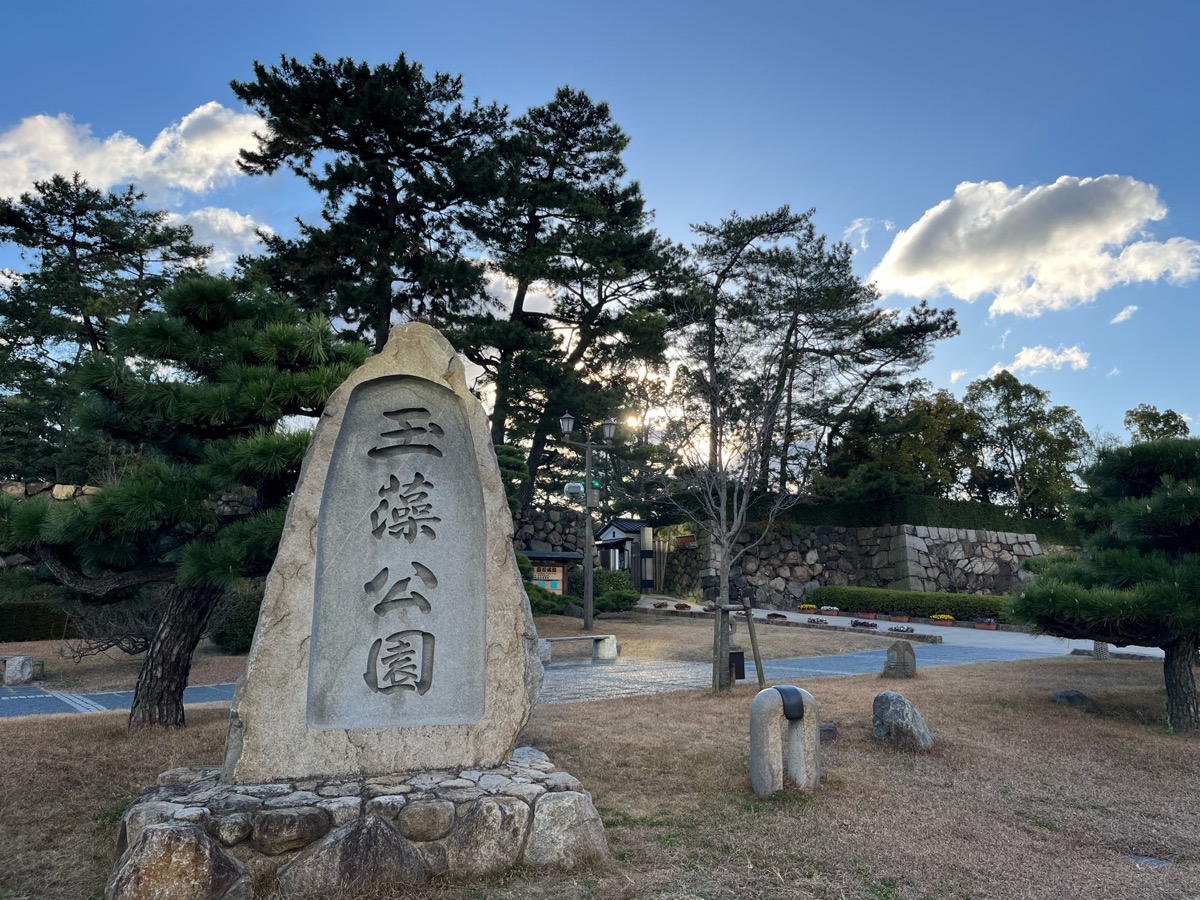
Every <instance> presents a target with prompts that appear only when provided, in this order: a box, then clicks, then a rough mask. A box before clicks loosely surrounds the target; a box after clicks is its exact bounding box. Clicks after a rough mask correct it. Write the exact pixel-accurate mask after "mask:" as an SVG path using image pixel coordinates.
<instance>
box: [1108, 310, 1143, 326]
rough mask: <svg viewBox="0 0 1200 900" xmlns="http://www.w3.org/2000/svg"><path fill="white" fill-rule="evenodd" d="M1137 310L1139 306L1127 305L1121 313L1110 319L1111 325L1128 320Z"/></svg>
mask: <svg viewBox="0 0 1200 900" xmlns="http://www.w3.org/2000/svg"><path fill="white" fill-rule="evenodd" d="M1137 311H1138V308H1137V307H1136V306H1127V307H1125V308H1124V309H1123V310H1121V311H1120V312H1119V313H1117V314H1116V315H1115V316H1113V317H1112V318H1111V319H1110V320H1109V322H1108V324H1109V325H1120V324H1121V323H1122V322H1128V321H1129V320H1130V319H1131V318H1133V314H1134V313H1135V312H1137Z"/></svg>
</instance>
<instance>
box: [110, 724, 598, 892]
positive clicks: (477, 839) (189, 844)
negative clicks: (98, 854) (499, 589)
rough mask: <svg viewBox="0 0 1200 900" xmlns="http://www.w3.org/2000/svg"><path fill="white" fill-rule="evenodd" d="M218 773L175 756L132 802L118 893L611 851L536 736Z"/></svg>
mask: <svg viewBox="0 0 1200 900" xmlns="http://www.w3.org/2000/svg"><path fill="white" fill-rule="evenodd" d="M219 777H220V770H219V769H216V768H213V769H173V770H171V771H169V772H165V773H163V774H162V775H161V776H159V784H158V785H157V786H155V787H153V788H150V789H148V790H147V791H145V792H143V794H142V795H141V796H139V797H138V798H137V799H136V800H135V801H134V802H133V804H131V805H130V807H129V808H128V809H127V810H126V812H125V815H124V816H123V818H122V820H121V827H120V832H119V835H118V839H117V851H118V853H120V854H121V858H120V861H119V862H118V864H117V867H116V869H114V871H113V873H112V875H111V876H110V878H109V882H108V886H107V889H106V891H105V897H106V900H129V898H134V897H149V896H158V894H153V893H151V894H148V893H145V890H144V889H145V888H146V887H147V886H149V885H150V884H151V883H152V884H153V888H154V890H155V891H160V892H163V893H162V896H176V895H175V894H173V893H169V891H170V889H171V888H172V887H173V886H177V887H178V888H182V886H183V885H184V884H206V885H209V887H208V893H206V894H205V896H211V897H220V898H223V900H248V898H252V897H256V896H266V895H267V894H268V893H270V892H271V891H273V890H278V891H280V892H282V893H284V894H286V895H288V896H297V897H303V896H313V895H320V894H323V893H330V892H335V891H347V890H354V889H363V890H365V889H369V888H381V887H389V886H394V885H398V884H406V883H407V884H412V883H419V882H422V881H425V880H427V879H429V878H431V877H433V876H446V875H448V876H450V877H454V876H476V875H486V874H489V873H494V872H500V871H503V870H505V869H508V868H511V867H513V866H518V865H520V866H529V867H532V868H558V869H564V868H565V869H570V868H574V867H577V866H580V865H584V864H587V863H589V862H593V861H596V860H600V859H603V858H605V857H607V855H608V844H607V841H606V839H605V836H604V826H603V824H602V822H601V820H600V816H599V814H598V813H597V812H596V809H595V807H594V806H593V805H592V798H591V795H590V794H589V793H588V792H587V791H585V790H584V789H583V786H582V785H581V784H580V783H579V781H578V780H577V779H576V778H575V777H573V776H572V775H570V774H569V773H567V772H565V771H562V770H561V769H559V768H557V767H556V766H555V765H554V764H553V763H552V762H551V761H550V760H549V758H548V757H547V756H546V755H545V754H544V753H541V752H540V751H538V750H535V749H533V748H532V747H522V748H520V749H518V750H517V751H515V752H514V753H513V755H512V757H511V758H510V759H509V761H508V763H507V765H504V766H500V767H498V768H494V769H484V770H462V771H431V772H415V773H413V772H409V773H400V774H395V775H381V776H375V777H367V778H356V779H350V780H346V779H333V780H321V779H311V778H310V779H305V780H302V781H289V782H278V783H274V784H261V785H249V784H246V785H242V784H239V785H230V784H222V783H220V782H219V780H218V779H219ZM172 865H174V866H175V867H176V868H177V869H178V871H175V872H169V871H166V870H165V869H166V868H169V867H170V866H172ZM180 896H182V894H180ZM188 896H191V894H188Z"/></svg>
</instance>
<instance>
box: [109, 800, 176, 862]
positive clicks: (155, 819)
mask: <svg viewBox="0 0 1200 900" xmlns="http://www.w3.org/2000/svg"><path fill="white" fill-rule="evenodd" d="M181 809H183V807H182V806H180V805H179V804H178V803H168V802H166V801H164V800H150V801H148V802H146V803H133V804H132V805H130V806H129V808H128V809H126V810H125V813H124V814H123V815H122V816H121V825H120V827H119V828H118V829H117V855H118V856H120V855H121V854H122V853H124V852H125V851H126V849H128V848H129V847H130V846H132V845H133V844H135V843H136V842H137V839H138V837H139V836H141V833H142V829H144V828H146V827H147V826H150V825H158V824H160V823H162V822H171V821H173V820H174V819H175V813H177V812H179V810H181Z"/></svg>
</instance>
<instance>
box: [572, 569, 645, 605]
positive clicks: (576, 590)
mask: <svg viewBox="0 0 1200 900" xmlns="http://www.w3.org/2000/svg"><path fill="white" fill-rule="evenodd" d="M632 590H634V587H633V577H632V576H631V575H630V574H629V572H627V571H626V570H625V569H593V570H592V597H593V598H596V597H601V596H603V595H604V594H607V593H608V592H609V591H632ZM567 593H568V594H574V595H575V596H576V597H582V596H583V567H582V566H576V567H575V568H573V569H571V570H570V571H569V572H568V573H567Z"/></svg>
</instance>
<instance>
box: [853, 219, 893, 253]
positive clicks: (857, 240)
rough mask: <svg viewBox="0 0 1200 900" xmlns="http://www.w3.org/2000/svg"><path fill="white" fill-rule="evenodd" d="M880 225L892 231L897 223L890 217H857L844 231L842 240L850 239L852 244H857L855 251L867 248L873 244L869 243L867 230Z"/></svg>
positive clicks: (885, 229)
mask: <svg viewBox="0 0 1200 900" xmlns="http://www.w3.org/2000/svg"><path fill="white" fill-rule="evenodd" d="M879 225H882V226H883V229H884V231H892V230H893V229H894V228H895V227H896V223H894V222H892V221H891V220H889V219H871V218H863V219H855V220H854V221H853V222H851V223H850V224H849V226H847V228H846V230H845V231H843V232H842V240H844V241H848V242H849V243H850V244H851V245H854V244H857V245H858V246H857V247H855V249H854V252H855V253H857V252H858V251H859V250H866V249H867V248H868V247H870V246H871V245H870V244H869V243H867V232H869V231H870V230H871V229H872V228H875V227H877V226H879Z"/></svg>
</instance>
